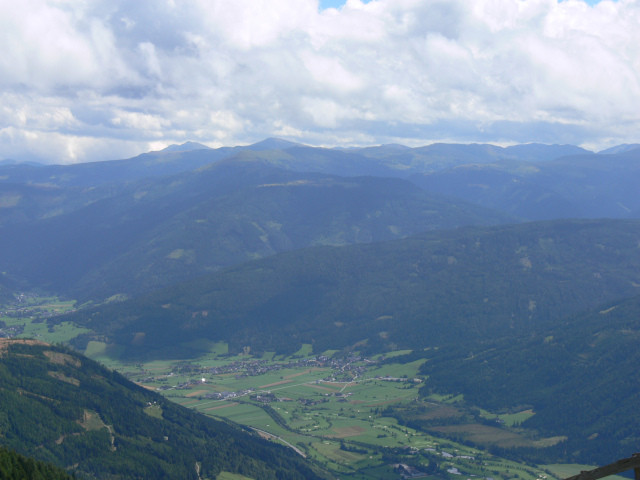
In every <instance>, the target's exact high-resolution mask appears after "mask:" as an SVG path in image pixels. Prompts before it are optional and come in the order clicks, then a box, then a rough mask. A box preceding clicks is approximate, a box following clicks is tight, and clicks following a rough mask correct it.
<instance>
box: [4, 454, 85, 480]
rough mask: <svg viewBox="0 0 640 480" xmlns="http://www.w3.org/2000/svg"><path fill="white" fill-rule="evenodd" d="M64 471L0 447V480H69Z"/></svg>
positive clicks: (69, 476)
mask: <svg viewBox="0 0 640 480" xmlns="http://www.w3.org/2000/svg"><path fill="white" fill-rule="evenodd" d="M72 478H74V477H72V476H71V475H69V474H68V473H67V472H66V471H65V470H63V469H62V468H59V467H55V466H53V465H51V464H50V463H45V462H41V461H38V460H34V459H32V458H28V457H25V456H24V455H20V454H18V453H16V452H14V451H13V450H9V449H7V448H5V447H0V480H71V479H72Z"/></svg>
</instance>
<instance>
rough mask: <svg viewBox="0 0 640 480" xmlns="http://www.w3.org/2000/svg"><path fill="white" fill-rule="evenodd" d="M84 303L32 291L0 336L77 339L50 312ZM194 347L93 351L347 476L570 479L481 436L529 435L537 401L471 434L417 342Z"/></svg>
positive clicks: (101, 347) (97, 345)
mask: <svg viewBox="0 0 640 480" xmlns="http://www.w3.org/2000/svg"><path fill="white" fill-rule="evenodd" d="M75 308H76V306H75V302H73V301H62V300H59V299H57V298H55V297H50V298H40V297H37V296H35V295H34V296H29V295H24V296H22V297H20V298H16V301H15V302H13V303H12V304H10V305H5V306H3V307H2V308H1V309H0V310H2V313H1V315H0V336H6V337H23V338H24V337H31V338H38V339H40V340H43V341H46V342H50V343H56V342H60V343H63V342H68V341H69V340H70V339H71V338H73V337H74V336H76V335H78V334H79V333H83V332H84V331H85V330H84V329H82V328H80V327H77V326H75V325H72V324H69V323H59V322H52V321H49V322H48V321H47V320H48V319H50V318H51V317H54V316H56V315H59V314H60V313H62V312H68V311H72V310H74V309H75ZM184 346H185V347H188V348H190V349H194V350H196V351H199V352H200V355H199V356H198V357H197V358H189V359H174V360H149V361H141V362H131V361H130V360H125V359H124V357H122V356H121V354H122V352H121V351H120V350H119V349H118V348H115V349H114V347H113V346H111V345H108V344H105V343H103V342H100V341H97V340H92V341H89V343H88V345H87V347H86V350H85V351H84V352H83V353H84V354H85V355H86V356H88V357H90V358H93V359H94V360H97V361H99V362H101V363H102V364H104V365H105V366H107V367H109V368H112V369H115V370H117V371H119V372H120V373H121V374H123V375H124V376H125V377H127V378H129V379H130V380H132V381H134V382H136V383H137V384H139V385H140V386H142V387H144V388H146V389H149V390H153V391H156V392H158V393H160V394H162V395H163V396H164V397H166V398H167V399H169V400H171V401H172V402H175V403H178V404H180V405H183V406H184V407H187V408H190V409H192V410H194V411H197V412H199V413H201V414H203V415H207V416H211V417H214V418H217V419H221V420H225V421H227V420H228V421H232V422H235V423H237V424H239V425H242V426H244V427H245V428H247V429H249V430H251V431H253V432H255V433H256V434H258V435H260V436H262V437H264V438H267V439H269V440H271V441H273V442H277V443H281V444H283V445H285V446H287V447H289V448H291V449H293V450H294V451H295V452H296V453H297V454H299V455H301V456H304V457H305V458H307V459H309V460H310V461H312V462H315V463H316V464H318V465H319V466H321V467H323V468H325V469H327V470H329V471H331V472H333V473H334V474H335V475H336V478H354V479H361V480H369V479H371V480H373V479H381V480H386V479H389V480H397V479H401V478H431V479H432V480H447V479H448V480H545V479H547V478H548V479H554V478H561V475H560V474H559V473H554V470H553V469H554V466H544V467H538V466H533V465H527V464H523V463H519V462H517V461H513V460H505V459H503V458H500V457H497V456H494V455H491V454H490V453H488V451H487V448H481V447H479V446H478V445H476V439H477V438H480V437H482V438H484V439H486V438H490V441H494V442H495V444H497V445H501V446H505V445H518V446H527V445H530V444H531V443H530V440H527V439H525V438H524V437H523V436H522V435H520V434H519V433H517V432H516V431H515V430H513V429H511V430H510V429H509V426H510V425H513V424H515V423H517V422H521V421H523V420H524V419H526V418H528V416H531V415H533V412H529V411H526V412H519V413H516V414H512V415H496V414H492V413H490V412H484V411H483V412H482V415H483V416H484V418H483V419H481V420H482V422H481V423H483V424H478V423H474V424H473V425H471V427H470V431H469V432H466V433H464V432H462V433H461V431H460V430H456V425H458V424H460V422H461V420H462V419H466V417H467V416H468V409H467V406H466V405H465V403H464V398H462V396H455V395H440V394H436V393H433V394H430V395H427V396H424V395H421V394H420V393H419V390H420V388H421V387H425V386H428V377H425V376H423V375H421V374H420V366H421V365H422V363H424V362H425V359H424V358H422V359H418V360H414V361H410V359H411V358H412V357H410V354H411V353H412V352H411V350H403V351H394V352H387V353H386V354H378V355H374V356H365V355H363V354H361V353H360V352H358V351H357V350H353V349H351V350H349V349H347V350H341V351H338V350H328V351H325V352H322V353H316V352H313V351H312V346H311V345H303V346H302V348H301V349H300V350H299V351H298V352H295V353H294V354H289V355H286V354H276V353H275V352H260V353H258V354H256V353H250V349H249V348H245V349H244V351H243V352H241V353H240V354H233V353H230V352H229V349H228V345H227V344H226V343H224V342H219V343H215V342H209V341H205V340H202V341H196V342H192V343H191V344H189V345H184ZM145 413H147V414H148V415H150V416H153V417H157V418H162V407H161V405H159V404H149V405H147V407H146V408H145ZM434 422H435V423H434ZM487 422H488V423H490V424H491V425H493V426H487V425H484V423H487ZM492 422H493V423H492ZM450 424H451V426H449V425H450ZM428 425H436V426H435V427H434V428H428V427H427V426H428ZM452 437H457V438H456V440H457V441H454V440H453V439H452ZM491 439H493V440H491ZM556 441H557V440H556ZM527 442H529V443H527Z"/></svg>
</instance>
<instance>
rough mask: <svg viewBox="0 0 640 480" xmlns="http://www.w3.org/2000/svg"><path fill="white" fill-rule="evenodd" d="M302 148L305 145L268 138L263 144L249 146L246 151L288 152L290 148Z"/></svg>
mask: <svg viewBox="0 0 640 480" xmlns="http://www.w3.org/2000/svg"><path fill="white" fill-rule="evenodd" d="M302 146H305V145H303V144H301V143H295V142H290V141H288V140H283V139H281V138H266V139H264V140H262V141H261V142H258V143H254V144H253V145H249V146H248V147H246V149H247V150H253V151H256V152H259V151H262V150H286V149H288V148H293V147H302Z"/></svg>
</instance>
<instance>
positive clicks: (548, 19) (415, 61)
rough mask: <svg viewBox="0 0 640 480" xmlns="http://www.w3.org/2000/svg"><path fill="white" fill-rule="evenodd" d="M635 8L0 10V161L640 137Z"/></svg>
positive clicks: (285, 0)
mask: <svg viewBox="0 0 640 480" xmlns="http://www.w3.org/2000/svg"><path fill="white" fill-rule="evenodd" d="M639 24H640V2H639V1H638V0H619V1H617V2H614V1H609V0H605V1H602V2H600V3H598V4H597V5H595V6H589V5H588V4H586V3H585V2H583V1H581V0H566V1H562V2H558V1H556V0H526V1H523V0H474V2H468V1H467V0H374V1H371V2H369V3H366V4H365V3H363V2H362V1H360V0H349V1H348V2H347V3H346V4H345V5H344V6H343V7H342V8H340V9H326V10H319V8H318V1H317V0H272V1H270V2H264V1H261V0H236V1H234V2H229V1H226V0H189V1H184V2H173V1H169V0H154V1H151V0H140V1H137V2H128V1H124V0H110V1H107V0H83V1H67V0H49V1H47V0H25V1H23V2H19V3H16V2H9V1H8V0H0V49H1V51H2V52H3V54H2V55H0V88H1V91H2V94H1V95H0V102H1V103H0V158H9V157H13V158H15V159H18V160H20V159H40V160H45V161H60V162H77V161H90V160H100V159H107V158H117V157H118V156H120V155H130V154H134V153H139V152H141V151H144V150H145V149H147V148H149V147H150V145H156V146H157V145H164V144H168V143H171V142H179V141H186V140H197V141H201V142H204V143H208V144H211V145H221V144H239V143H248V142H253V141H257V140H260V139H262V138H264V137H267V136H273V135H281V136H289V137H291V138H292V139H293V140H297V141H303V142H305V143H309V144H318V145H331V144H349V143H351V144H354V143H385V142H392V141H399V142H403V143H407V144H420V143H422V144H424V143H428V142H430V141H441V140H447V141H460V142H470V141H483V142H496V143H502V144H504V143H516V142H529V141H543V142H549V143H550V142H554V143H555V142H557V143H578V144H589V145H601V146H606V145H608V144H611V143H623V142H627V143H628V142H637V141H638V138H637V132H638V130H639V127H640V114H639V113H638V112H640V29H639V28H638V25H639Z"/></svg>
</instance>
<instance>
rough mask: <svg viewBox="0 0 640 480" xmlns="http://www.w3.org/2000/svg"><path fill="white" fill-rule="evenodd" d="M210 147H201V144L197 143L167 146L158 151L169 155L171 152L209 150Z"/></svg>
mask: <svg viewBox="0 0 640 480" xmlns="http://www.w3.org/2000/svg"><path fill="white" fill-rule="evenodd" d="M209 149H210V147H207V146H206V145H203V144H202V143H198V142H185V143H183V144H182V145H175V144H174V145H169V146H168V147H166V148H163V149H162V150H160V151H161V152H164V153H171V152H188V151H190V150H209Z"/></svg>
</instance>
